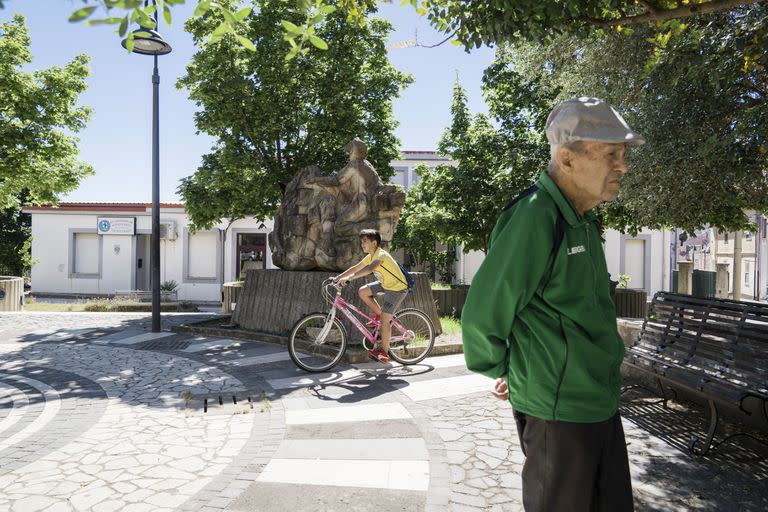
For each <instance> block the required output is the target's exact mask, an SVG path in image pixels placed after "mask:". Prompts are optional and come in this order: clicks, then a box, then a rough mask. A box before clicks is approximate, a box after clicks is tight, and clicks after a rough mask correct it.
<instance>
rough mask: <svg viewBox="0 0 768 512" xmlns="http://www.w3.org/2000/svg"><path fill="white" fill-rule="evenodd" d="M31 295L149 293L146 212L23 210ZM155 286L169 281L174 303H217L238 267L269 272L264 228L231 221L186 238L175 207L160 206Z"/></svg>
mask: <svg viewBox="0 0 768 512" xmlns="http://www.w3.org/2000/svg"><path fill="white" fill-rule="evenodd" d="M24 212H25V213H29V214H31V216H32V258H33V260H34V261H35V264H34V265H33V266H32V276H31V277H32V290H31V291H32V293H35V294H46V295H58V294H62V295H88V296H97V295H104V296H108V295H112V294H114V293H115V292H118V291H123V290H150V289H151V283H150V264H149V257H150V252H149V251H150V242H149V241H150V234H151V232H152V226H151V222H152V220H151V204H143V203H61V204H60V205H59V206H58V207H55V208H54V207H47V206H29V207H26V208H24ZM160 224H161V226H160V236H161V240H160V265H161V267H160V282H161V283H163V282H165V281H175V282H176V283H177V284H178V289H177V290H178V298H179V300H186V301H218V300H220V299H221V284H222V283H223V282H226V281H233V280H235V279H236V278H237V275H238V274H239V272H240V270H241V269H242V267H243V266H244V265H248V266H249V268H272V257H271V252H270V250H269V247H268V245H267V244H268V242H267V233H269V231H271V229H272V222H271V221H269V222H264V223H261V222H257V221H255V220H253V219H241V220H237V221H235V222H234V223H232V225H231V226H230V227H229V229H228V230H227V231H226V236H225V231H224V230H225V229H226V227H227V226H226V224H221V225H218V226H215V227H214V228H213V229H212V230H209V231H198V232H196V233H191V232H190V230H189V228H188V226H189V218H188V217H187V215H186V213H185V210H184V205H182V204H161V205H160Z"/></svg>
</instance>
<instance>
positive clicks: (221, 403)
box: [182, 390, 272, 415]
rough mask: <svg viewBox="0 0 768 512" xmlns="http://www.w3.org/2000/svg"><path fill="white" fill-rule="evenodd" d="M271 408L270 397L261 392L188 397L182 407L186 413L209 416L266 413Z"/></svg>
mask: <svg viewBox="0 0 768 512" xmlns="http://www.w3.org/2000/svg"><path fill="white" fill-rule="evenodd" d="M182 397H183V395H182ZM271 408H272V405H271V402H270V397H269V396H268V395H267V394H266V393H264V392H263V391H261V390H249V391H236V392H230V393H215V394H210V395H197V396H191V395H190V396H188V397H187V400H186V403H185V405H184V406H183V409H184V410H185V411H187V412H190V411H199V412H202V413H205V414H209V415H219V414H226V415H230V414H248V413H257V412H267V411H269V410H270V409H271Z"/></svg>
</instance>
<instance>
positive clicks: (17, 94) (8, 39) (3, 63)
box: [0, 15, 93, 210]
mask: <svg viewBox="0 0 768 512" xmlns="http://www.w3.org/2000/svg"><path fill="white" fill-rule="evenodd" d="M29 46H30V37H29V33H28V30H27V27H26V24H25V21H24V18H23V17H22V16H20V15H16V16H14V18H13V19H12V20H11V21H9V22H7V23H3V24H1V25H0V210H7V209H9V208H14V207H15V206H17V205H18V204H19V195H20V194H21V193H22V192H26V193H27V194H28V197H29V201H30V202H31V203H55V202H57V200H58V196H59V195H60V194H62V193H66V192H70V191H72V190H74V189H75V188H77V186H78V184H79V183H80V180H82V179H83V178H84V177H86V176H88V175H90V174H93V170H92V169H91V167H90V166H89V165H87V164H85V163H83V162H81V161H79V160H77V155H78V148H77V142H78V139H77V138H76V137H75V136H73V135H71V134H73V133H77V132H79V131H80V130H82V129H83V128H84V127H85V124H86V122H87V121H88V120H89V118H90V114H91V112H90V109H88V108H87V107H83V106H79V105H78V104H77V101H78V96H79V95H80V94H81V93H82V92H83V91H85V90H86V87H87V86H86V83H85V79H86V78H87V77H88V74H89V71H88V57H86V56H85V55H79V56H78V57H75V59H74V60H72V61H71V62H69V63H67V64H65V65H64V66H54V67H50V68H47V69H41V70H37V71H32V72H28V71H24V70H23V68H24V67H25V66H28V65H29V64H31V62H32V53H31V52H30V50H29Z"/></svg>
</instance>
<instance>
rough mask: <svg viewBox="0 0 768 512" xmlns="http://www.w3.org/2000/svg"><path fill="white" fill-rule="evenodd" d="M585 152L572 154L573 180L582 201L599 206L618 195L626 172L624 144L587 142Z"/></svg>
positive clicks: (625, 148) (625, 146)
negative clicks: (598, 204) (592, 202)
mask: <svg viewBox="0 0 768 512" xmlns="http://www.w3.org/2000/svg"><path fill="white" fill-rule="evenodd" d="M584 149H585V150H584V151H580V152H573V153H572V165H573V171H574V172H573V180H574V182H575V184H576V186H577V187H578V189H579V192H580V194H581V195H582V197H583V198H584V199H587V200H590V201H594V202H595V203H600V202H603V201H613V200H614V199H616V198H617V197H618V195H619V185H620V183H621V178H623V177H624V175H625V174H626V173H627V162H626V161H625V160H624V156H625V153H626V150H627V145H626V144H624V143H620V144H612V143H607V142H588V143H586V144H585V148H584Z"/></svg>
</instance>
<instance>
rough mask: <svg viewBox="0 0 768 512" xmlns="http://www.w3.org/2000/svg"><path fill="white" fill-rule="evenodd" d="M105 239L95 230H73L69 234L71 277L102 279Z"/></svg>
mask: <svg viewBox="0 0 768 512" xmlns="http://www.w3.org/2000/svg"><path fill="white" fill-rule="evenodd" d="M102 243H103V239H102V237H101V236H99V235H98V234H97V233H96V230H95V229H72V230H70V232H69V277H70V278H73V279H100V278H101V267H102V255H101V254H102Z"/></svg>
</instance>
